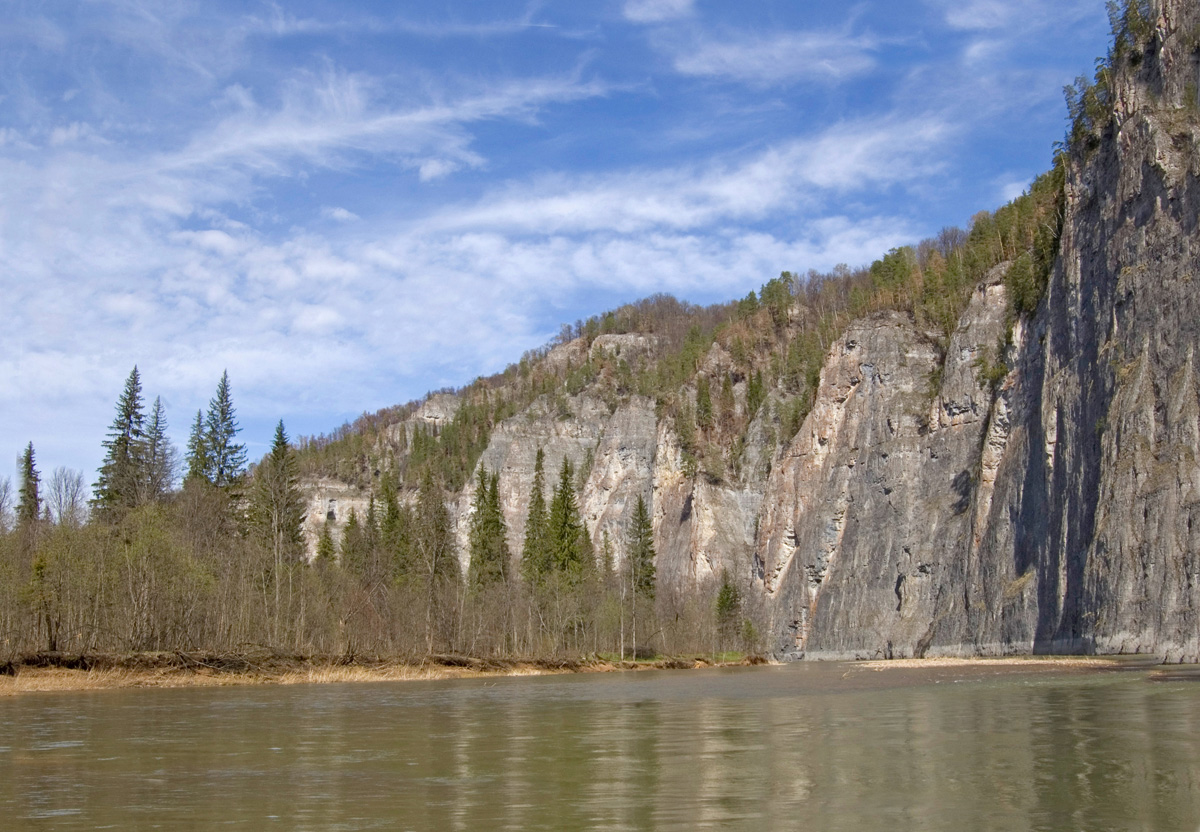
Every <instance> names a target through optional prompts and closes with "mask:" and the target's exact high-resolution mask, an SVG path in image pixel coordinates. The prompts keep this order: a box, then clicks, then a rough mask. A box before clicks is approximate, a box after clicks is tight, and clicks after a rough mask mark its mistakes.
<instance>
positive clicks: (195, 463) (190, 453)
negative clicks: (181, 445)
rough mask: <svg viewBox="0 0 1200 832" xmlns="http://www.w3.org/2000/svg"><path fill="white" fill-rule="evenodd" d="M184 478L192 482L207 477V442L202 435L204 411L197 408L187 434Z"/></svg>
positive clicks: (205, 479)
mask: <svg viewBox="0 0 1200 832" xmlns="http://www.w3.org/2000/svg"><path fill="white" fill-rule="evenodd" d="M186 479H188V480H191V481H193V482H199V481H202V480H204V481H207V479H208V442H207V440H206V439H205V437H204V413H203V412H202V411H199V410H197V411H196V421H195V422H193V423H192V432H191V433H190V434H189V435H188V444H187V477H186Z"/></svg>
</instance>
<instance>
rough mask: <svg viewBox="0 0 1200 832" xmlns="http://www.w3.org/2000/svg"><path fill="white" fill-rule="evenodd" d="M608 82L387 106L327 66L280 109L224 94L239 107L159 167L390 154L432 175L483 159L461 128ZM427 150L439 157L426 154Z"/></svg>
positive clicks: (271, 168) (328, 161) (563, 81)
mask: <svg viewBox="0 0 1200 832" xmlns="http://www.w3.org/2000/svg"><path fill="white" fill-rule="evenodd" d="M607 92H608V90H607V88H606V86H605V85H604V84H602V83H600V82H595V81H590V82H587V81H581V80H579V79H578V78H577V77H564V78H539V79H530V80H520V81H512V82H508V83H500V84H496V85H494V86H492V87H491V88H487V89H484V90H482V91H479V92H476V93H474V94H471V95H467V96H462V97H458V98H454V99H449V100H443V101H438V102H434V103H427V104H423V105H420V106H416V107H411V108H404V109H396V108H389V107H387V106H386V105H385V104H384V103H383V102H381V101H380V100H379V99H380V98H382V94H381V90H380V88H379V84H378V82H377V81H376V80H375V79H373V78H369V77H364V76H362V75H356V74H352V73H346V72H340V71H337V70H336V69H330V70H328V71H326V72H325V73H323V74H321V75H316V74H313V73H308V72H306V73H301V74H300V75H299V76H297V77H295V78H293V79H291V80H290V81H289V82H288V84H287V86H286V88H285V90H284V94H283V102H282V105H281V106H280V107H279V108H277V109H270V110H269V109H266V108H263V107H261V106H259V105H258V104H257V103H256V102H254V100H253V99H252V98H250V97H249V96H248V95H247V94H246V93H245V92H244V91H243V90H240V89H238V88H231V89H230V90H229V91H227V95H226V98H227V100H230V101H232V102H235V103H236V105H237V107H238V109H237V110H236V111H235V112H234V113H232V114H231V115H229V116H228V117H226V118H225V119H223V120H222V121H221V122H220V123H219V124H217V125H216V126H215V127H213V128H211V129H209V130H206V131H205V132H204V133H202V134H201V135H198V136H196V137H195V138H194V139H193V140H192V141H191V142H189V144H188V146H187V147H185V148H184V149H182V150H181V151H179V152H177V153H175V154H171V155H169V156H165V157H163V158H162V160H161V164H162V165H163V167H164V168H165V169H181V168H190V169H199V168H205V167H226V166H239V167H245V168H249V169H252V170H254V171H256V172H258V173H271V172H279V171H281V170H285V169H287V168H288V165H289V164H290V163H292V162H295V161H297V160H299V161H304V162H308V163H312V164H318V165H324V166H341V165H344V164H348V163H350V161H351V158H350V157H351V156H352V155H353V154H355V153H367V154H371V155H372V156H374V157H379V156H384V157H391V158H392V159H393V160H394V161H399V162H401V163H403V164H406V165H407V166H410V167H413V168H417V169H419V170H420V171H421V174H422V176H423V178H426V179H429V178H435V177H436V176H441V175H445V174H447V173H450V172H452V171H454V170H457V169H459V168H461V167H478V166H479V165H481V164H482V163H483V157H482V156H480V155H479V154H478V153H476V152H474V151H472V150H471V149H470V147H469V145H470V136H469V135H468V134H467V133H465V132H464V131H463V129H462V128H463V127H464V126H466V125H469V124H473V123H476V122H480V121H484V120H489V119H528V118H533V117H534V116H535V114H536V112H537V111H538V110H539V109H540V108H542V107H545V106H548V105H551V104H558V103H565V102H570V101H578V100H580V99H584V98H589V97H594V96H601V95H604V94H606V93H607ZM431 154H436V155H434V156H431Z"/></svg>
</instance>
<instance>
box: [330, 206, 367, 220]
mask: <svg viewBox="0 0 1200 832" xmlns="http://www.w3.org/2000/svg"><path fill="white" fill-rule="evenodd" d="M321 216H323V217H325V218H326V219H331V220H337V221H338V222H354V221H355V220H357V219H360V217H359V216H358V214H355V213H354V212H353V211H350V210H347V209H345V208H343V207H341V206H340V205H334V206H329V205H326V206H325V207H323V208H322V209H321Z"/></svg>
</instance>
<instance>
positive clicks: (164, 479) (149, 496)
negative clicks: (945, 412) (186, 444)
mask: <svg viewBox="0 0 1200 832" xmlns="http://www.w3.org/2000/svg"><path fill="white" fill-rule="evenodd" d="M178 458H179V457H178V451H176V449H175V447H174V446H173V445H172V444H171V440H170V438H169V437H168V436H167V414H166V409H165V408H164V407H163V403H162V398H161V397H158V396H156V397H155V399H154V406H153V407H152V408H151V409H150V421H149V423H148V424H147V425H146V439H145V450H144V453H143V472H142V476H141V478H140V483H141V488H140V494H139V498H138V502H139V503H141V504H144V503H150V502H155V501H157V500H161V499H163V498H164V497H165V496H167V494H168V493H170V491H171V487H172V485H173V484H174V482H175V466H176V464H177V460H178Z"/></svg>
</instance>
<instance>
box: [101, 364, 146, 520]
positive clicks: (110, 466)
mask: <svg viewBox="0 0 1200 832" xmlns="http://www.w3.org/2000/svg"><path fill="white" fill-rule="evenodd" d="M103 444H104V449H105V453H104V463H103V464H102V465H101V466H100V477H99V479H98V480H97V481H96V487H95V492H96V496H95V499H94V500H93V503H94V505H95V507H96V510H97V511H98V512H99V513H100V514H101V516H103V517H105V518H106V519H108V520H110V521H112V520H117V519H120V517H121V516H123V515H124V513H125V512H127V511H129V510H130V509H132V508H134V507H135V506H137V505H138V501H139V496H140V494H141V490H142V481H143V479H144V478H145V474H146V459H145V452H146V433H145V414H144V413H143V412H142V381H141V377H140V376H139V375H138V368H137V367H136V366H134V368H133V371H132V372H131V373H130V374H129V378H128V379H126V380H125V389H124V390H123V391H122V392H121V397H120V398H119V399H117V416H116V418H115V419H113V423H112V425H111V426H110V427H109V429H108V438H107V439H105V440H104V443H103Z"/></svg>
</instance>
